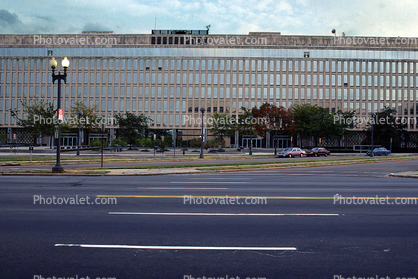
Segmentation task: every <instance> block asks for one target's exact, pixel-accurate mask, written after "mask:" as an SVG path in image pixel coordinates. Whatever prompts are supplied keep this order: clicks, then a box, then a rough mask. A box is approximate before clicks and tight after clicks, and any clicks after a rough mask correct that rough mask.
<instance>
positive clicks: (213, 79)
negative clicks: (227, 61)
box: [0, 72, 418, 87]
mask: <svg viewBox="0 0 418 279" xmlns="http://www.w3.org/2000/svg"><path fill="white" fill-rule="evenodd" d="M125 74H126V75H125ZM77 77H78V78H77ZM47 79H48V80H47ZM4 83H5V84H22V83H23V84H28V83H29V84H47V83H51V77H50V76H49V75H48V74H47V73H1V72H0V84H4ZM69 83H72V84H76V83H77V84H128V85H130V84H138V85H142V84H145V85H149V84H151V85H156V84H157V85H162V84H167V85H168V84H178V85H181V84H189V85H206V84H208V85H212V84H213V85H271V86H274V85H276V86H281V85H291V86H293V85H295V86H299V85H301V86H305V85H306V86H312V85H313V86H351V87H354V86H356V87H360V86H362V87H364V86H369V87H371V86H375V87H379V86H380V87H418V76H406V75H404V76H402V75H397V76H394V75H391V76H389V75H386V76H384V75H380V76H378V75H310V74H307V75H305V74H211V73H208V74H206V73H201V74H199V73H195V74H193V73H189V74H187V73H183V74H181V73H177V74H175V73H170V74H169V73H164V74H163V73H145V74H144V73H137V74H133V75H132V73H90V74H89V73H84V79H83V73H78V75H75V74H74V75H71V77H70V78H69Z"/></svg>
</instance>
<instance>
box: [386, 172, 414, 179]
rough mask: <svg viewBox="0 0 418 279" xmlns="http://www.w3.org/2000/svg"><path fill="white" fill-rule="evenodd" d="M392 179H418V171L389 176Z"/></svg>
mask: <svg viewBox="0 0 418 279" xmlns="http://www.w3.org/2000/svg"><path fill="white" fill-rule="evenodd" d="M389 176H391V177H400V178H418V171H406V172H398V173H391V174H389Z"/></svg>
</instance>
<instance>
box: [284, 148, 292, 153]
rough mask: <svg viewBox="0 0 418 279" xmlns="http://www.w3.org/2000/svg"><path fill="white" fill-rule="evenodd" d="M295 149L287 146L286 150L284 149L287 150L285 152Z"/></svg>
mask: <svg viewBox="0 0 418 279" xmlns="http://www.w3.org/2000/svg"><path fill="white" fill-rule="evenodd" d="M292 150H293V148H286V149H285V150H283V151H285V152H287V151H292Z"/></svg>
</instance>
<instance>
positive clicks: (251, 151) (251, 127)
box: [248, 115, 254, 155]
mask: <svg viewBox="0 0 418 279" xmlns="http://www.w3.org/2000/svg"><path fill="white" fill-rule="evenodd" d="M253 119H254V116H252V115H250V152H249V153H248V155H253Z"/></svg>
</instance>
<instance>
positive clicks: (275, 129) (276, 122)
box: [251, 103, 295, 154]
mask: <svg viewBox="0 0 418 279" xmlns="http://www.w3.org/2000/svg"><path fill="white" fill-rule="evenodd" d="M251 113H252V115H253V116H254V117H255V118H256V119H257V120H258V121H257V123H256V124H255V125H254V126H255V129H256V131H257V132H258V134H260V135H263V136H265V135H266V133H267V132H270V133H272V134H273V133H274V143H275V144H274V154H276V153H277V146H276V137H277V134H278V133H279V132H280V133H283V134H288V135H293V133H294V132H295V124H294V120H293V113H292V111H291V110H290V109H286V108H284V107H282V106H280V107H277V106H276V105H271V104H269V103H264V104H262V105H261V107H260V108H257V107H254V108H252V110H251Z"/></svg>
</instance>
